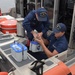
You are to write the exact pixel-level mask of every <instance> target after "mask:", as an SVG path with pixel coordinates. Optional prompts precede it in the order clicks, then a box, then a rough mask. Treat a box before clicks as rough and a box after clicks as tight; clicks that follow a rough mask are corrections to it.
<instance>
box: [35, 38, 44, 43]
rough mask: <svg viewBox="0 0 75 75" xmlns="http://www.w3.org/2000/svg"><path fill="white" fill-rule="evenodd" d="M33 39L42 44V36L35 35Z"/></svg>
mask: <svg viewBox="0 0 75 75" xmlns="http://www.w3.org/2000/svg"><path fill="white" fill-rule="evenodd" d="M34 40H35V41H37V42H38V43H39V44H43V43H44V41H43V40H42V37H36V38H34Z"/></svg>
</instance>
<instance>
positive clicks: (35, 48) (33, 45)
mask: <svg viewBox="0 0 75 75" xmlns="http://www.w3.org/2000/svg"><path fill="white" fill-rule="evenodd" d="M29 50H30V51H32V52H40V51H43V50H42V47H41V46H40V44H39V43H38V42H36V41H31V42H30V47H29Z"/></svg>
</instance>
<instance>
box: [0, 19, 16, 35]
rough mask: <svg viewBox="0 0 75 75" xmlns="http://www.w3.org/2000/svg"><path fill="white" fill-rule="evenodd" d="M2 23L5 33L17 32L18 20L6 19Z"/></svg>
mask: <svg viewBox="0 0 75 75" xmlns="http://www.w3.org/2000/svg"><path fill="white" fill-rule="evenodd" d="M0 24H1V29H2V30H1V31H2V32H3V33H5V34H6V33H17V26H16V24H17V21H16V20H5V21H3V22H1V23H0Z"/></svg>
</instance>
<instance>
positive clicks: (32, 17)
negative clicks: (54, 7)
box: [23, 8, 50, 40]
mask: <svg viewBox="0 0 75 75" xmlns="http://www.w3.org/2000/svg"><path fill="white" fill-rule="evenodd" d="M49 26H50V22H49V18H48V15H47V11H46V9H45V8H38V9H37V10H32V11H31V12H30V13H29V14H28V15H27V16H26V17H25V19H24V22H23V27H24V29H25V30H26V31H27V36H28V39H29V40H33V38H35V37H36V36H37V34H36V32H34V29H35V30H37V31H38V35H39V36H43V37H44V38H46V32H47V31H48V29H49Z"/></svg>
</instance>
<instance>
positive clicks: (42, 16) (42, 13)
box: [36, 8, 47, 21]
mask: <svg viewBox="0 0 75 75" xmlns="http://www.w3.org/2000/svg"><path fill="white" fill-rule="evenodd" d="M36 13H37V14H38V20H39V21H47V10H46V9H45V8H38V9H37V10H36Z"/></svg>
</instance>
